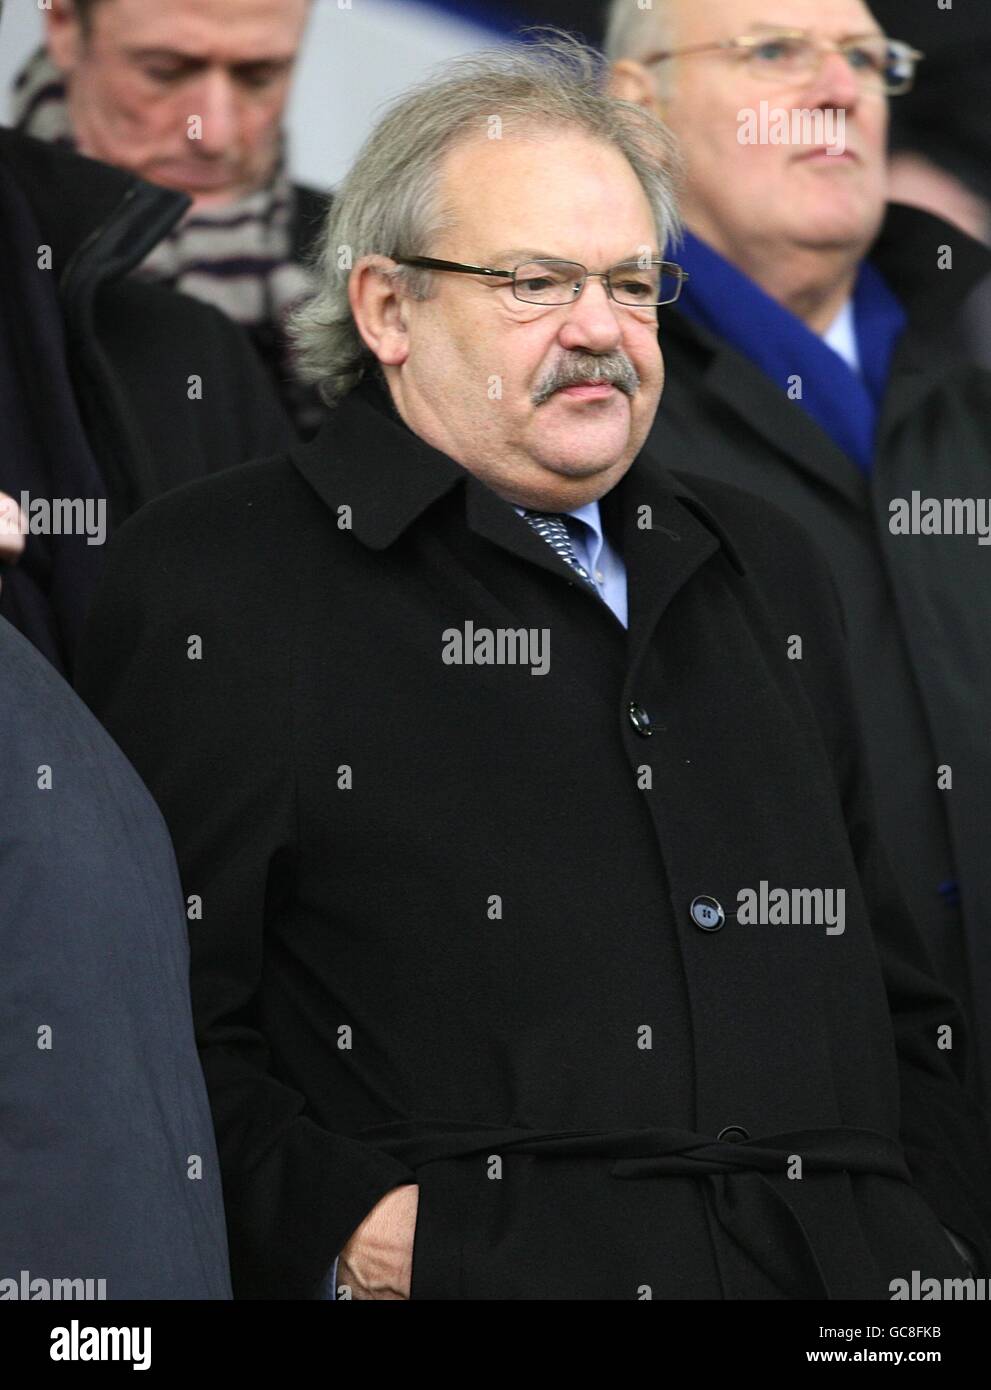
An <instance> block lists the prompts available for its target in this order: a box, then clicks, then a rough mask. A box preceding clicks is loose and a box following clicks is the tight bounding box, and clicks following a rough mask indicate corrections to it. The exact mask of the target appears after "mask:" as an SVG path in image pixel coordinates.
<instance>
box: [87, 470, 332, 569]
mask: <svg viewBox="0 0 991 1390" xmlns="http://www.w3.org/2000/svg"><path fill="white" fill-rule="evenodd" d="M309 496H310V489H308V488H307V487H306V486H305V484H304V483H303V480H302V479H301V478H300V476H299V474H298V472H297V470H296V468H295V467H294V466H293V463H292V458H291V455H290V454H289V453H288V452H285V451H284V452H280V453H276V454H271V455H268V456H266V457H264V458H259V459H255V460H253V461H252V462H250V463H239V464H236V465H235V466H234V467H232V468H224V469H221V470H220V471H219V472H216V473H210V474H208V475H207V476H206V477H203V478H197V479H195V480H194V481H193V482H188V483H183V484H182V486H181V487H176V488H172V489H171V490H170V491H168V492H163V493H162V494H161V495H160V496H158V497H155V498H153V499H152V501H150V502H146V503H145V505H144V506H143V507H140V508H139V509H138V510H137V511H136V512H135V513H134V514H133V515H132V516H130V517H128V519H127V520H126V521H125V522H124V524H123V525H122V526H121V527H120V529H119V530H118V531H117V533H116V535H115V536H114V542H113V543H114V544H115V545H116V544H117V543H118V542H119V541H120V540H122V539H123V538H125V537H126V538H128V540H129V541H130V543H131V544H132V545H134V544H138V543H144V544H146V543H148V542H150V541H153V540H155V539H157V538H158V537H162V538H166V539H168V540H169V541H179V540H180V539H181V537H182V535H186V536H189V537H191V538H193V539H194V541H195V542H196V543H199V542H200V541H201V540H202V539H203V535H204V533H207V532H208V533H209V534H210V535H212V536H214V537H215V538H216V542H217V545H218V546H220V545H221V544H222V545H224V546H228V545H231V544H236V542H237V540H238V537H239V536H240V535H241V534H242V532H243V529H244V527H245V525H246V524H250V525H251V527H252V529H254V524H255V523H257V524H258V525H264V526H265V527H266V528H267V529H269V530H273V529H278V530H280V531H281V530H282V529H284V527H285V526H286V525H291V524H292V513H293V512H294V511H295V510H297V509H298V508H299V507H301V506H303V505H304V504H305V502H306V501H307V500H308V497H309ZM211 548H213V547H211Z"/></svg>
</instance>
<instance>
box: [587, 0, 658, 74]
mask: <svg viewBox="0 0 991 1390" xmlns="http://www.w3.org/2000/svg"><path fill="white" fill-rule="evenodd" d="M673 9H674V3H673V0H646V4H645V5H641V3H640V0H610V4H609V8H608V10H607V12H606V37H605V43H604V44H603V47H604V49H605V54H606V57H607V58H608V60H609V62H610V63H617V62H619V60H620V59H621V58H632V59H633V60H634V61H635V62H639V61H640V60H641V59H643V58H646V57H648V55H649V54H651V53H656V52H657V50H658V49H666V48H671V47H672V46H673V45H674V15H673V13H672V11H673ZM654 71H655V74H656V79H657V86H658V95H659V96H667V95H668V93H669V92H670V90H671V84H672V80H673V75H672V65H671V63H670V62H668V63H658V65H657V67H656V68H655V69H654Z"/></svg>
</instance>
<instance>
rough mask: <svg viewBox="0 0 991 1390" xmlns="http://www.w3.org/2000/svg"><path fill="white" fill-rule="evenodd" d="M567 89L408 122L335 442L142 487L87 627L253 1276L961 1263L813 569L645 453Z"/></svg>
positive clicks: (641, 320) (333, 397)
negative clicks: (175, 926) (154, 853)
mask: <svg viewBox="0 0 991 1390" xmlns="http://www.w3.org/2000/svg"><path fill="white" fill-rule="evenodd" d="M595 76H596V70H595V66H594V62H593V60H592V57H591V55H588V54H587V53H586V51H585V50H583V49H581V48H580V47H573V46H571V45H568V44H564V45H562V46H554V45H550V46H535V47H533V48H530V49H525V50H521V51H516V50H507V51H500V52H498V53H496V54H495V55H487V56H484V57H479V58H477V59H466V60H463V61H462V62H460V63H458V64H455V65H453V67H452V68H451V69H450V70H449V72H448V73H447V74H445V76H444V78H443V79H441V80H440V81H439V82H438V83H435V84H433V85H431V86H428V87H424V88H422V89H420V90H419V91H417V92H414V93H413V94H412V95H411V96H409V97H408V98H405V99H403V100H401V101H400V102H398V103H397V104H396V106H395V108H394V109H393V110H392V112H391V113H390V114H389V115H387V116H386V118H385V119H384V120H383V121H382V123H381V124H380V125H379V126H378V127H377V129H376V131H375V132H374V134H373V136H372V137H371V140H370V143H369V144H368V145H367V146H366V148H365V151H364V154H363V156H362V158H360V159H359V161H358V163H357V164H356V166H355V168H354V169H353V170H352V172H351V174H350V175H349V178H348V180H347V182H346V183H345V185H344V187H343V189H342V190H341V194H340V197H339V199H338V201H337V202H336V204H335V211H334V213H333V215H332V217H331V220H330V222H329V224H328V227H327V229H326V232H325V236H326V241H327V245H328V246H331V247H333V246H338V245H341V244H347V245H349V246H351V247H352V248H353V250H354V255H355V260H354V266H353V269H352V270H351V272H350V274H345V273H337V272H336V271H334V270H333V269H332V268H331V265H328V274H327V280H326V283H325V285H324V287H323V291H322V293H321V295H320V296H319V297H318V299H317V301H316V302H315V304H314V305H313V308H312V313H311V314H310V315H307V316H305V317H304V319H303V324H302V327H301V334H302V341H303V345H304V347H305V354H304V358H305V361H306V362H307V363H308V364H309V370H310V371H311V372H312V373H313V375H314V377H315V378H316V377H319V379H320V381H321V385H322V389H323V391H324V394H325V396H326V397H327V398H328V400H330V401H333V402H334V403H335V409H334V410H333V411H332V412H331V416H330V418H329V420H328V422H327V424H326V426H325V428H324V430H323V431H322V432H321V434H320V435H319V436H318V438H317V439H316V440H315V441H313V442H312V443H310V444H308V445H305V446H300V447H298V448H296V449H295V450H294V451H293V452H292V453H291V454H290V455H289V456H283V457H281V458H277V459H273V460H268V461H263V462H261V463H258V464H253V465H250V466H248V467H246V468H242V469H237V470H234V471H232V472H229V473H227V474H225V475H223V476H222V477H216V478H211V479H208V480H205V481H203V482H201V483H198V484H194V485H192V486H191V487H190V488H187V489H184V490H183V491H182V492H180V493H177V494H175V495H173V496H172V497H170V498H163V499H160V500H159V501H158V502H155V503H153V504H152V505H151V506H149V507H148V508H146V509H145V510H144V511H143V512H142V514H141V515H140V516H139V517H136V518H134V520H133V521H132V522H131V523H130V524H129V525H128V526H127V527H125V528H124V529H123V530H122V531H121V533H120V534H119V535H118V537H117V538H116V541H115V543H114V546H113V548H112V555H111V559H110V564H109V567H108V571H107V574H106V576H105V579H104V584H103V587H102V589H101V593H100V595H99V596H98V599H97V602H96V605H95V608H94V614H93V619H92V622H91V625H90V627H89V629H88V633H87V641H86V644H85V653H84V662H83V667H82V670H81V673H80V688H81V690H82V692H83V694H84V696H85V697H86V698H87V699H88V700H89V702H90V703H91V704H92V706H93V708H94V709H95V710H96V711H97V713H98V714H99V716H100V717H101V718H102V719H103V720H104V721H105V722H106V724H107V726H108V728H109V729H110V731H111V732H112V734H113V735H114V737H115V738H116V739H117V740H118V741H119V742H120V744H121V746H122V747H123V748H124V749H125V751H126V752H127V754H128V755H129V756H130V757H131V758H132V759H133V760H134V763H135V765H136V766H137V767H138V769H139V771H140V772H141V774H142V775H143V777H144V778H145V779H146V780H147V782H148V785H149V786H150V787H151V789H152V791H153V793H154V795H155V796H156V797H157V798H158V799H159V802H160V804H161V806H162V808H163V811H164V813H165V816H166V820H167V821H168V824H169V826H170V829H171V831H172V834H173V836H174V839H175V843H176V846H177V851H178V855H179V859H180V867H181V872H182V875H183V878H184V883H185V890H186V892H187V894H189V895H194V896H195V897H196V899H197V900H198V901H200V902H201V904H202V918H201V920H198V921H196V922H194V923H193V924H192V925H191V928H190V932H191V950H192V960H193V966H192V980H193V1000H194V1016H195V1018H196V1023H197V1035H198V1041H199V1045H200V1049H201V1056H202V1058H203V1063H204V1070H205V1074H206V1076H207V1085H208V1088H209V1091H210V1095H211V1103H212V1106H213V1113H214V1119H215V1122H216V1127H217V1135H218V1143H219V1147H220V1152H221V1163H222V1166H223V1172H224V1189H225V1201H226V1205H227V1215H228V1230H229V1235H230V1240H231V1259H232V1271H233V1279H234V1288H235V1294H236V1295H237V1296H240V1297H248V1298H258V1297H274V1298H315V1297H320V1296H324V1297H326V1296H330V1294H331V1291H332V1289H333V1285H334V1273H333V1271H334V1263H335V1259H336V1261H337V1271H336V1278H337V1282H338V1284H339V1286H340V1287H341V1288H343V1289H347V1290H348V1292H349V1293H350V1296H352V1297H357V1298H362V1299H366V1298H372V1299H375V1298H385V1299H395V1298H407V1297H412V1298H414V1299H418V1298H450V1299H461V1298H469V1299H470V1298H486V1299H487V1298H521V1299H543V1298H580V1299H584V1298H607V1299H637V1298H651V1297H652V1298H680V1299H684V1298H723V1297H728V1298H772V1299H774V1298H822V1297H826V1296H830V1297H834V1298H846V1297H868V1298H880V1299H886V1298H888V1297H890V1296H891V1293H892V1291H893V1286H894V1281H895V1280H897V1279H900V1278H905V1279H910V1278H911V1272H912V1271H913V1270H919V1271H923V1272H924V1273H925V1275H926V1276H927V1277H931V1278H933V1279H935V1280H939V1281H942V1280H944V1279H955V1278H963V1277H966V1276H967V1274H968V1266H967V1264H965V1262H964V1259H963V1258H962V1256H961V1255H960V1254H959V1253H958V1245H957V1242H962V1243H961V1245H960V1248H961V1249H966V1248H967V1247H968V1246H969V1247H970V1251H971V1258H972V1259H973V1265H974V1268H975V1269H984V1268H985V1267H986V1266H987V1264H988V1262H989V1258H991V1244H989V1235H988V1231H989V1216H991V1213H989V1198H988V1192H987V1179H988V1174H989V1158H988V1147H987V1138H986V1135H985V1134H984V1132H983V1130H982V1126H981V1122H980V1119H979V1117H978V1116H977V1115H976V1114H975V1113H974V1112H973V1111H972V1110H971V1108H970V1106H969V1103H968V1101H967V1100H966V1098H965V1094H964V1092H963V1090H962V1088H961V1085H960V1082H959V1075H958V1073H959V1071H960V1068H961V1066H962V1051H963V1046H964V1043H963V1037H962V1034H961V1031H960V1024H959V1018H958V1014H957V1011H956V1009H955V1006H954V1004H953V1003H952V1001H951V1000H950V998H949V997H948V996H947V995H946V994H945V993H944V992H943V990H942V989H941V988H940V987H939V986H938V985H937V984H936V983H935V982H934V981H933V980H932V979H931V978H930V976H929V974H928V973H927V964H926V960H925V955H924V952H923V951H922V949H921V947H920V944H919V942H918V939H917V937H916V935H915V932H914V930H913V927H912V925H911V922H910V920H909V919H908V917H907V916H906V914H905V911H904V909H903V907H902V905H901V902H900V900H899V898H898V896H897V893H896V892H895V890H894V889H893V887H892V885H891V883H890V882H889V879H888V876H887V873H886V869H885V864H884V860H883V857H882V855H881V854H880V852H879V849H878V845H877V842H876V838H875V834H874V829H873V822H872V812H871V806H870V798H869V793H868V790H867V785H866V779H865V776H864V771H863V767H862V764H861V760H860V757H859V753H858V748H857V742H856V738H855V736H854V735H853V730H852V723H853V721H852V718H851V705H850V695H849V690H848V683H847V674H846V668H845V653H844V649H843V643H842V639H841V635H840V631H839V624H838V617H837V613H836V609H835V603H834V599H833V595H832V591H831V587H830V583H829V580H828V577H827V576H826V575H825V573H824V572H823V569H822V567H821V565H820V564H819V563H817V562H816V560H815V559H814V557H812V558H810V557H809V555H808V547H807V543H806V541H805V538H804V536H803V535H802V534H801V533H800V532H798V531H797V530H796V528H795V527H794V526H793V525H792V524H791V523H790V522H788V521H787V520H785V519H783V518H782V517H780V516H779V515H778V514H777V513H776V512H774V511H773V510H772V509H769V508H767V507H766V506H765V505H764V504H763V503H761V502H758V501H756V500H754V499H752V498H750V497H749V496H747V495H746V494H744V493H741V492H737V491H735V490H733V489H728V488H725V487H723V486H721V485H717V484H713V483H707V482H703V483H700V484H699V485H698V486H695V485H694V484H693V485H691V486H689V485H688V484H687V483H686V482H685V481H684V480H683V479H681V478H678V477H676V476H673V475H671V474H669V473H667V472H665V471H664V470H663V469H661V468H659V467H658V466H657V464H656V462H654V461H653V460H652V459H650V458H649V457H648V456H647V455H646V454H645V453H644V452H643V451H642V445H643V443H644V440H645V438H646V436H647V433H648V430H649V428H650V424H651V421H652V419H653V415H654V411H655V409H656V406H657V402H658V399H659V396H660V391H661V386H662V381H663V367H662V363H661V358H660V353H659V350H658V344H657V313H658V309H657V306H658V305H659V304H660V303H661V302H664V301H666V300H669V299H670V298H671V297H672V296H673V294H675V293H676V292H677V284H678V280H679V273H678V268H677V267H676V266H673V265H670V264H668V263H666V262H662V261H661V260H660V257H661V255H662V254H663V248H664V246H665V243H666V241H667V238H668V237H669V235H670V233H671V231H672V229H673V226H674V225H675V221H676V214H675V212H674V205H673V201H672V197H671V188H670V183H669V180H668V177H667V175H666V174H665V173H664V168H665V167H666V164H667V163H668V161H669V159H670V146H669V144H668V142H667V139H666V137H665V134H664V131H663V128H662V127H660V126H659V125H658V124H657V123H656V122H654V121H653V120H652V119H651V118H650V117H648V116H647V115H646V114H643V115H641V114H640V113H637V112H636V111H634V110H632V109H631V108H624V107H621V106H617V105H616V104H615V103H613V102H611V101H609V100H607V99H606V98H604V97H602V96H601V95H599V94H598V93H597V92H596V90H595V86H594V79H595ZM510 110H511V111H512V116H510V115H509V111H510ZM500 111H502V112H504V113H506V114H505V116H504V117H502V118H500V124H499V126H498V134H497V137H496V138H493V136H492V132H493V126H492V123H491V122H492V114H493V113H496V112H500ZM549 113H550V114H549ZM441 131H442V132H443V136H442V137H441V135H440V132H441ZM439 209H443V214H444V215H443V217H441V218H440V219H439V220H436V221H435V213H436V211H437V210H439ZM558 258H565V259H564V260H563V261H562V260H561V259H558ZM332 264H336V262H334V263H332ZM663 312H664V311H663V310H661V313H662V314H663ZM380 372H381V374H382V376H383V378H384V385H383V384H382V381H380V380H379V373H380ZM149 710H154V718H153V719H149V717H148V712H149Z"/></svg>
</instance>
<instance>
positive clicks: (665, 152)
mask: <svg viewBox="0 0 991 1390" xmlns="http://www.w3.org/2000/svg"><path fill="white" fill-rule="evenodd" d="M531 32H533V31H531ZM539 35H540V37H539V38H538V41H535V42H534V41H531V42H527V43H525V44H517V45H512V46H505V47H502V48H496V49H490V50H483V51H481V52H478V53H474V54H470V55H468V56H467V57H464V58H459V59H455V60H454V61H453V62H452V63H449V64H447V65H446V66H445V68H444V69H443V71H442V73H441V74H440V75H439V76H438V77H434V78H431V79H429V80H427V81H426V82H423V83H421V84H419V85H418V86H416V87H414V88H412V89H411V90H410V91H409V92H407V93H405V94H404V95H403V96H401V97H399V98H398V99H397V100H396V101H395V102H394V103H393V104H392V105H391V106H390V107H389V109H388V110H387V112H386V114H385V116H384V117H383V119H382V120H381V121H380V122H379V123H378V125H377V126H376V127H375V129H374V130H373V131H372V133H371V135H370V136H369V137H368V139H367V140H366V142H365V144H364V146H363V147H362V149H361V151H360V153H359V154H358V157H357V159H356V161H355V163H354V165H353V166H352V168H351V171H350V172H349V174H348V175H347V177H346V178H345V180H344V182H343V183H342V184H341V186H340V188H339V190H338V191H337V193H336V195H335V197H334V201H333V204H332V206H331V209H330V212H329V214H328V217H327V221H326V224H325V227H324V230H323V233H322V237H321V250H320V253H319V257H318V259H317V262H316V267H315V269H316V273H317V282H318V284H319V286H320V289H319V290H318V292H317V295H316V297H315V298H314V299H312V300H310V301H309V302H308V303H307V304H306V305H304V306H303V307H302V308H301V309H300V310H298V311H297V312H296V314H295V315H294V316H293V319H292V323H291V334H292V337H293V340H294V342H295V346H296V351H297V364H298V370H299V373H300V375H301V376H302V378H303V379H304V380H305V381H307V382H310V383H313V384H315V385H316V386H317V387H318V389H319V392H320V395H321V396H322V397H323V399H324V400H325V401H326V402H327V404H328V405H336V404H338V403H339V402H340V401H341V400H342V399H343V398H344V396H346V395H347V394H348V392H349V391H351V390H353V388H354V387H355V386H356V385H357V384H358V382H359V381H360V380H361V378H362V376H363V375H364V373H365V371H366V370H367V369H368V368H369V367H371V366H374V365H376V359H375V357H374V354H373V353H372V352H371V351H370V350H369V349H368V348H367V347H366V345H365V343H364V341H363V339H362V338H361V335H360V334H359V332H358V329H357V327H356V325H355V322H354V319H353V317H352V314H351V307H350V304H349V302H348V279H349V276H350V271H351V268H352V266H353V265H354V264H355V263H356V262H357V261H358V260H359V259H360V258H361V257H363V256H367V255H384V256H388V257H392V256H417V255H427V254H429V252H430V249H431V245H432V243H433V242H434V241H435V240H436V238H437V237H438V236H439V235H441V234H442V233H443V231H444V230H446V229H447V228H448V227H450V226H451V225H452V213H451V211H450V209H449V208H447V207H445V206H444V205H443V201H442V180H441V177H440V175H441V165H442V162H443V160H444V158H445V156H446V155H447V154H448V152H449V151H450V150H451V149H452V148H453V147H454V146H455V145H456V144H458V143H460V142H464V141H468V140H470V139H471V138H473V137H474V138H478V139H482V138H484V136H485V135H486V133H487V132H488V133H489V134H490V138H491V133H492V132H493V130H495V131H497V132H498V133H499V134H500V135H501V134H502V132H503V131H504V130H509V131H527V132H531V131H535V130H547V129H551V130H554V129H558V128H561V127H577V128H578V129H579V130H581V131H583V132H585V133H586V134H587V135H589V136H591V137H593V138H595V139H598V140H601V141H602V142H603V143H605V144H609V145H613V146H614V147H615V148H616V149H618V150H619V151H620V152H621V153H622V154H623V155H624V156H625V157H626V159H627V160H628V162H629V164H630V166H631V167H632V169H633V171H634V173H635V174H636V175H637V178H638V179H639V180H640V183H641V185H642V187H643V190H644V192H645V194H646V196H647V199H648V201H649V203H650V206H651V208H652V210H653V214H654V221H655V224H656V231H657V239H658V249H659V252H660V253H661V254H662V255H663V254H664V248H665V246H666V245H667V244H668V243H669V242H671V241H672V240H674V239H676V238H677V237H678V236H679V235H680V232H681V221H680V218H679V214H678V207H677V201H676V196H675V180H676V177H677V175H678V173H679V172H680V165H679V162H678V157H677V155H676V153H675V149H676V147H675V144H674V141H673V138H672V136H671V135H670V134H669V132H668V130H667V128H666V127H665V126H664V125H663V124H662V123H661V122H660V121H659V120H657V118H656V117H655V116H652V115H651V114H650V113H649V112H647V111H645V110H643V109H642V108H640V107H638V106H634V105H632V104H631V103H629V102H625V101H617V100H615V99H614V98H612V97H610V96H608V95H607V94H606V92H605V90H604V76H605V74H604V65H603V62H602V58H601V56H600V55H599V54H598V53H596V52H595V50H594V49H591V48H589V47H587V46H586V45H585V44H583V43H581V42H580V41H579V40H578V39H576V38H574V37H573V36H571V35H568V34H565V33H563V32H561V31H559V30H547V29H543V30H541V31H539ZM389 273H390V274H392V276H393V277H394V279H395V280H396V281H397V282H399V283H400V284H401V287H402V289H403V292H404V293H406V294H407V295H409V296H410V297H411V298H413V299H425V298H427V297H428V295H429V294H430V292H431V288H432V283H433V276H432V274H431V272H430V271H428V270H423V269H420V268H416V267H410V266H400V267H398V268H397V269H396V270H394V271H391V272H389Z"/></svg>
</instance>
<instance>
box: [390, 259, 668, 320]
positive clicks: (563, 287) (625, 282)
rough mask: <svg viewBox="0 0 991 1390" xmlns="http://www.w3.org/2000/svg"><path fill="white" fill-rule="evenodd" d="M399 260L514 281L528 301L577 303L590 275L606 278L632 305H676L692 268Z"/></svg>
mask: <svg viewBox="0 0 991 1390" xmlns="http://www.w3.org/2000/svg"><path fill="white" fill-rule="evenodd" d="M391 259H392V260H394V261H397V262H398V263H399V264H400V265H415V266H422V267H423V269H424V270H453V271H456V272H457V273H458V274H459V275H490V276H495V277H498V278H499V279H503V280H511V281H512V285H513V294H514V295H515V296H516V298H517V299H520V300H522V301H523V303H524V304H546V305H554V304H574V302H575V300H576V299H577V298H578V296H579V295H580V294H581V292H582V290H583V289H584V288H585V283H586V281H587V280H589V279H592V280H602V281H604V282H605V286H606V291H607V293H608V295H609V297H610V299H613V300H615V302H616V303H617V304H623V305H625V306H627V307H628V308H631V309H645V308H651V309H652V308H654V307H655V306H657V305H661V304H673V303H674V302H675V300H676V299H677V298H678V296H679V295H680V294H681V287H682V285H684V283H685V281H686V280H687V279H688V272H687V271H685V270H682V268H681V266H680V265H675V264H674V262H673V261H661V260H658V259H656V258H652V259H650V260H647V259H644V260H637V261H621V262H620V263H619V264H618V265H614V266H613V267H612V268H611V269H610V270H607V271H604V272H602V273H597V272H595V271H591V270H587V269H586V268H585V266H583V265H581V264H580V263H579V262H578V261H557V260H534V261H526V262H524V264H522V265H518V266H516V267H515V268H514V269H513V270H493V269H492V268H491V267H489V266H484V265H462V264H461V263H460V262H459V261H438V260H435V259H434V258H433V257H432V256H393V257H391Z"/></svg>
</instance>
